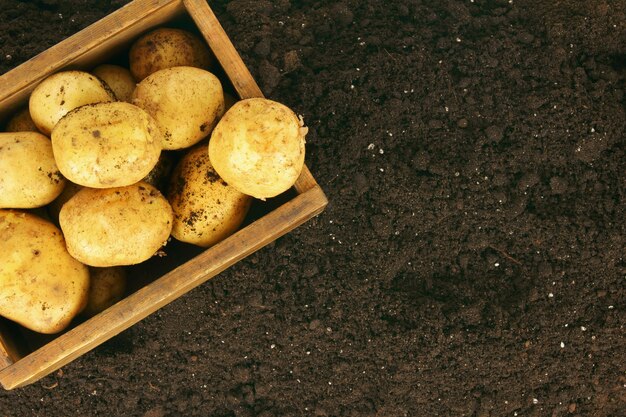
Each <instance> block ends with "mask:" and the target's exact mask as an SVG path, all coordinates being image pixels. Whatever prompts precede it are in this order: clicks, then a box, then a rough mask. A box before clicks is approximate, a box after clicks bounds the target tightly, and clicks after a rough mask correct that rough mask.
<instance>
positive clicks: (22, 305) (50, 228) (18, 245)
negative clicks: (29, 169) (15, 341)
mask: <svg viewBox="0 0 626 417" xmlns="http://www.w3.org/2000/svg"><path fill="white" fill-rule="evenodd" d="M0 242H2V250H1V251H0V300H1V301H0V315H2V316H4V317H6V318H8V319H10V320H13V321H15V322H17V323H19V324H21V325H22V326H24V327H26V328H28V329H31V330H33V331H36V332H40V333H57V332H59V331H61V330H63V329H65V328H66V327H67V326H68V325H69V323H70V321H71V320H72V318H74V317H75V316H76V315H77V314H78V313H80V311H81V310H82V309H83V307H84V306H85V304H86V302H87V293H88V291H89V270H88V269H87V267H86V266H85V265H83V264H81V263H80V262H78V261H77V260H76V259H74V258H72V257H71V256H70V255H69V253H68V252H67V249H66V248H65V241H64V240H63V235H62V234H61V231H60V230H59V229H58V228H57V227H56V226H54V225H53V224H52V223H50V222H48V221H45V220H43V219H40V218H39V217H37V216H34V215H32V214H28V213H23V212H19V211H15V210H0Z"/></svg>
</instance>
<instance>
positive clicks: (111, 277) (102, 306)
mask: <svg viewBox="0 0 626 417" xmlns="http://www.w3.org/2000/svg"><path fill="white" fill-rule="evenodd" d="M89 272H90V275H91V285H90V287H89V296H88V298H87V306H86V307H85V309H84V310H83V313H84V314H85V315H86V316H95V315H96V314H98V313H100V312H102V311H104V310H106V309H107V308H109V307H111V306H112V305H113V304H115V303H117V302H118V301H120V300H121V299H122V298H123V297H124V292H125V291H126V270H125V269H124V268H122V267H119V266H112V267H109V268H93V267H92V268H89Z"/></svg>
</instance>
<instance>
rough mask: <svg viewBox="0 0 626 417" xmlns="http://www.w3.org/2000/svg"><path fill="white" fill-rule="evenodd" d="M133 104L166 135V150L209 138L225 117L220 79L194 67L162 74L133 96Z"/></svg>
mask: <svg viewBox="0 0 626 417" xmlns="http://www.w3.org/2000/svg"><path fill="white" fill-rule="evenodd" d="M132 102H133V104H135V105H137V106H139V107H141V108H142V109H144V110H145V111H147V112H148V113H149V114H150V115H151V116H152V117H154V119H155V120H156V122H157V124H158V125H159V127H160V128H161V131H162V132H163V136H164V140H163V149H168V150H171V149H183V148H188V147H190V146H192V145H195V144H196V143H198V142H200V141H201V140H202V139H203V138H205V137H207V136H208V135H209V134H210V133H211V131H212V130H213V127H214V126H215V124H216V123H217V121H218V120H219V118H220V117H221V116H222V115H223V114H224V92H223V90H222V84H221V83H220V81H219V79H218V78H217V77H216V76H215V75H213V74H211V73H210V72H208V71H205V70H202V69H199V68H192V67H175V68H168V69H164V70H160V71H157V72H155V73H154V74H152V75H150V76H148V77H147V78H145V79H144V80H143V81H141V82H140V83H139V84H137V88H135V91H134V92H133V99H132Z"/></svg>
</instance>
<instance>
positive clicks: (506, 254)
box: [488, 245, 522, 265]
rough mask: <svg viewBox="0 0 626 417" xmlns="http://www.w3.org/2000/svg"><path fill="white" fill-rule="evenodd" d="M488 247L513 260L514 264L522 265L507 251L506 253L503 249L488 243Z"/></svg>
mask: <svg viewBox="0 0 626 417" xmlns="http://www.w3.org/2000/svg"><path fill="white" fill-rule="evenodd" d="M488 247H489V248H491V249H493V250H495V251H496V252H498V253H499V254H500V255H502V256H504V257H505V258H506V259H508V260H509V261H511V262H513V263H514V264H517V265H522V263H521V262H520V261H518V260H517V259H515V258H514V257H512V256H511V255H509V254H508V253H506V252H505V251H503V250H502V249H500V248H496V247H495V246H492V245H489V246H488Z"/></svg>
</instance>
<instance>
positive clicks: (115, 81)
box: [91, 64, 136, 103]
mask: <svg viewBox="0 0 626 417" xmlns="http://www.w3.org/2000/svg"><path fill="white" fill-rule="evenodd" d="M91 73H92V74H93V75H95V76H96V77H98V78H100V79H101V80H102V81H104V82H105V83H107V85H108V86H109V87H110V88H111V90H113V93H115V97H116V98H117V99H118V100H120V101H126V102H128V103H130V96H131V95H132V94H133V90H135V85H136V82H135V78H134V77H133V75H132V74H131V73H130V70H128V69H127V68H124V67H121V66H119V65H110V64H103V65H99V66H97V67H96V68H94V69H93V70H92V71H91Z"/></svg>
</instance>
